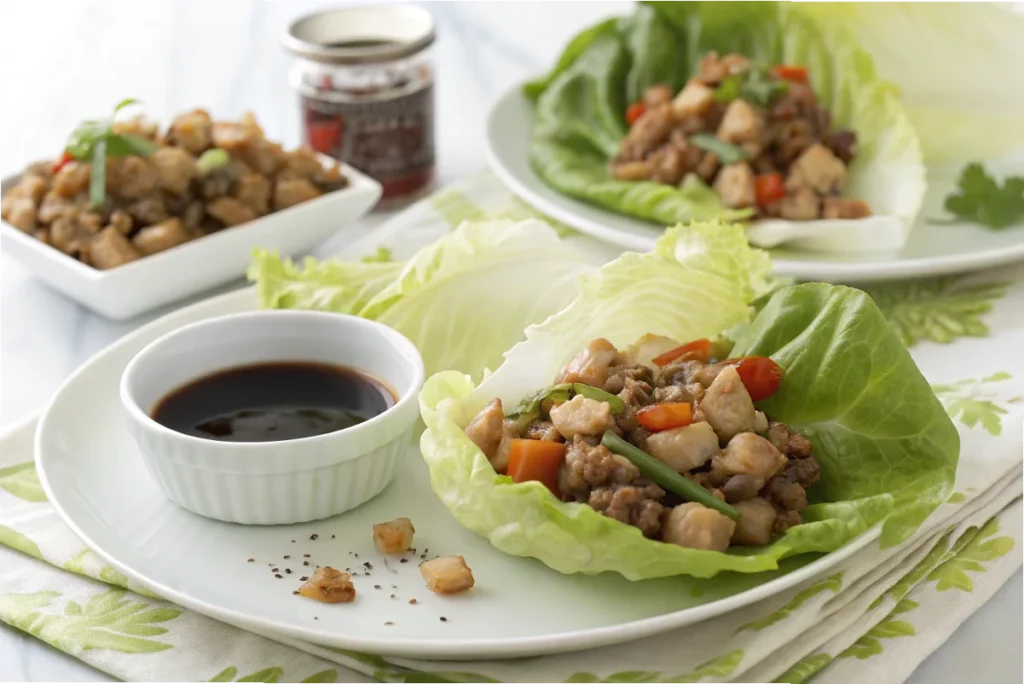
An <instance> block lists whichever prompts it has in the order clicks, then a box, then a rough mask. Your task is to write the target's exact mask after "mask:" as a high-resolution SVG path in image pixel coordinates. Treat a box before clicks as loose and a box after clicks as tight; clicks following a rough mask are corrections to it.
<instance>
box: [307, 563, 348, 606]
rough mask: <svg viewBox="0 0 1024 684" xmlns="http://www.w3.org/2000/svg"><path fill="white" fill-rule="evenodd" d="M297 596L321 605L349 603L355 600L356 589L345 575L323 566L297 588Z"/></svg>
mask: <svg viewBox="0 0 1024 684" xmlns="http://www.w3.org/2000/svg"><path fill="white" fill-rule="evenodd" d="M299 594H301V595H302V596H304V597H305V598H308V599H312V600H314V601H322V602H323V603H350V602H352V601H354V600H355V598H356V588H355V586H354V585H353V584H352V580H351V578H350V577H349V575H348V574H347V573H344V572H339V571H337V570H335V569H334V568H332V567H330V566H325V567H323V568H321V569H319V570H317V571H316V572H315V573H314V574H313V576H312V577H311V578H309V579H308V580H307V581H306V582H305V583H304V584H303V585H302V586H301V587H299Z"/></svg>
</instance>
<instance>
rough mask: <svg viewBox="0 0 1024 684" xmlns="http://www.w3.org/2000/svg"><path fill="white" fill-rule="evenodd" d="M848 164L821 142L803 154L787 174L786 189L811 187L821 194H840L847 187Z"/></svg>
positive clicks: (794, 189) (795, 189)
mask: <svg viewBox="0 0 1024 684" xmlns="http://www.w3.org/2000/svg"><path fill="white" fill-rule="evenodd" d="M847 175H848V174H847V170H846V165H845V164H843V162H842V160H840V159H839V157H837V156H836V155H834V154H832V151H831V150H829V149H828V148H827V147H825V146H824V145H822V144H820V143H816V144H814V145H811V146H810V147H808V148H807V149H806V150H804V153H803V154H801V155H800V156H799V157H798V158H797V160H796V161H795V162H793V165H792V166H791V167H790V169H789V175H788V176H786V190H788V191H790V192H795V191H797V190H801V189H805V188H809V189H811V190H814V191H815V192H816V193H818V194H819V195H828V194H830V193H831V194H839V193H841V192H842V191H843V189H844V188H845V187H846V180H847Z"/></svg>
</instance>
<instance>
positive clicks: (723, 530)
mask: <svg viewBox="0 0 1024 684" xmlns="http://www.w3.org/2000/svg"><path fill="white" fill-rule="evenodd" d="M735 529H736V523H734V522H733V521H732V520H730V519H729V518H728V517H727V516H725V515H722V514H721V513H719V512H718V511H716V510H714V509H711V508H708V507H707V506H704V505H702V504H699V503H695V502H690V503H684V504H681V505H679V506H676V507H675V508H673V509H672V510H670V511H669V513H668V515H667V516H665V520H664V522H663V523H662V528H661V538H662V541H664V542H666V543H668V544H676V545H678V546H685V547H687V548H691V549H705V550H707V551H725V550H726V549H727V548H729V540H730V539H731V538H732V534H733V532H734V531H735Z"/></svg>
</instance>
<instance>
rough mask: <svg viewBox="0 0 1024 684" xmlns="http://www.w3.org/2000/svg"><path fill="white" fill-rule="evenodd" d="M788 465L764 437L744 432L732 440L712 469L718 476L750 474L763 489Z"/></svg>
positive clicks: (758, 486) (757, 485) (712, 461)
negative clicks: (773, 476)
mask: <svg viewBox="0 0 1024 684" xmlns="http://www.w3.org/2000/svg"><path fill="white" fill-rule="evenodd" d="M784 465H786V457H785V456H783V455H782V454H781V453H779V450H778V449H776V448H775V446H774V445H772V443H771V442H769V441H768V440H767V439H765V438H764V437H761V436H759V435H755V434H754V433H752V432H741V433H740V434H738V435H736V436H735V437H733V438H732V439H730V440H729V444H727V445H726V447H725V448H724V449H722V450H721V451H720V452H718V453H717V454H715V456H714V458H712V460H711V469H712V471H713V472H714V473H716V474H718V475H725V476H728V475H750V476H751V477H753V478H754V479H755V480H756V482H755V483H754V484H755V485H756V486H755V488H756V489H758V490H760V489H761V487H763V486H764V484H765V483H766V482H768V480H769V479H771V477H772V475H774V474H775V473H777V472H779V469H780V468H782V467H783V466H784Z"/></svg>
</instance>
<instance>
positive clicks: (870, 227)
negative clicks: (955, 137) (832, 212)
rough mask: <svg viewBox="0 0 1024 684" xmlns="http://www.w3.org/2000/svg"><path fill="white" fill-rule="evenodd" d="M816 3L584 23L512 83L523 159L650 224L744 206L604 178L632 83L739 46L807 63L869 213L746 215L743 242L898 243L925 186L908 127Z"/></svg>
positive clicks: (644, 9)
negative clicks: (531, 112)
mask: <svg viewBox="0 0 1024 684" xmlns="http://www.w3.org/2000/svg"><path fill="white" fill-rule="evenodd" d="M819 14H820V13H816V14H814V13H805V12H803V11H801V10H800V8H799V7H794V6H787V5H782V4H776V3H767V2H765V3H761V2H757V3H754V2H745V3H712V2H685V3H681V2H667V3H661V2H651V3H642V4H640V5H639V6H638V7H637V9H636V11H635V12H634V13H633V14H632V15H631V16H628V17H623V18H620V19H610V20H606V21H604V22H602V23H600V24H598V25H596V26H593V27H591V28H588V29H586V30H584V31H583V32H582V33H580V34H579V35H578V36H576V37H575V38H574V39H573V40H572V41H571V42H570V43H569V45H568V46H567V48H566V49H565V51H564V53H563V54H562V56H561V58H560V59H559V60H558V62H557V64H556V66H555V67H554V69H553V70H552V71H551V72H550V73H549V74H547V75H546V76H544V77H543V78H541V79H538V80H536V81H533V82H531V83H528V84H526V85H525V86H524V94H525V95H526V96H527V97H528V98H530V99H531V100H533V101H534V102H535V121H534V125H533V129H532V132H531V140H530V150H529V154H530V163H531V165H532V167H533V169H534V170H535V172H536V173H537V174H538V175H539V176H540V178H541V179H542V180H543V181H544V182H545V183H546V184H548V185H550V186H551V187H553V188H554V189H556V190H558V191H559V192H562V193H564V194H566V195H570V196H572V197H576V198H578V199H581V200H585V201H588V202H591V203H594V204H597V205H600V206H602V207H605V208H607V209H609V210H611V211H615V212H618V213H622V214H627V215H631V216H635V217H637V218H640V219H645V220H647V221H651V222H655V223H660V224H662V225H673V224H675V223H678V222H686V221H691V220H707V219H721V220H739V219H744V218H747V217H749V216H750V214H751V211H750V210H730V209H726V208H725V207H724V206H723V205H722V203H721V202H720V200H719V198H718V196H717V195H716V194H715V193H714V192H713V191H712V190H711V189H710V188H709V187H708V186H707V185H705V184H704V183H702V182H701V181H700V180H699V179H697V178H696V177H695V176H690V177H688V178H687V179H685V180H684V181H683V182H682V183H681V184H680V185H679V186H678V187H676V186H670V185H665V184H662V183H656V182H652V181H638V182H629V181H620V180H616V179H614V178H613V177H612V176H611V174H610V173H609V171H608V168H607V167H608V161H609V159H610V158H611V157H613V156H614V155H615V154H616V153H617V152H618V149H619V144H620V141H621V140H622V138H623V137H624V136H625V134H626V131H627V126H626V123H625V110H626V107H627V106H628V105H629V104H630V103H631V102H635V101H637V100H638V99H640V97H641V94H642V92H643V90H644V89H645V88H646V87H648V86H650V85H653V84H655V83H665V84H667V85H669V86H670V87H671V88H672V89H673V91H674V92H677V91H678V90H679V89H680V88H682V86H683V85H684V84H685V83H686V81H687V79H688V78H689V77H690V76H692V75H693V74H694V73H695V72H696V68H697V62H698V61H699V60H700V59H701V57H703V56H704V55H705V54H706V53H707V52H709V51H711V50H715V51H718V52H719V53H720V54H726V53H729V52H740V53H742V54H745V55H747V56H749V57H751V58H752V59H754V60H757V61H759V62H762V63H765V64H778V63H786V64H797V65H802V66H805V67H807V69H808V72H809V76H810V82H811V85H812V87H813V88H814V90H815V92H816V93H817V94H818V97H819V101H820V102H821V104H822V105H823V106H825V107H827V108H828V109H829V110H830V111H831V114H832V117H833V121H834V122H835V123H836V125H837V126H841V127H848V128H851V129H853V130H854V131H856V133H857V135H858V139H859V152H858V155H857V157H856V158H855V159H854V161H853V163H852V164H851V166H850V169H849V170H850V178H849V185H848V187H847V188H846V194H847V195H849V196H851V197H858V198H860V199H863V200H865V201H866V202H867V203H868V204H869V205H870V206H871V208H872V211H873V213H874V215H873V216H870V217H867V218H862V219H853V220H844V219H821V220H816V221H787V220H782V219H771V220H765V221H757V222H753V223H751V224H750V225H749V226H748V230H747V237H748V238H749V239H750V240H751V242H753V243H755V244H757V245H759V246H764V247H771V246H775V245H778V244H782V243H789V244H791V245H793V246H796V247H801V248H805V249H815V250H879V249H895V248H898V247H900V246H902V244H903V243H904V242H905V241H906V237H907V234H908V232H909V230H910V227H911V225H912V224H913V221H914V219H915V218H916V216H917V214H918V212H919V210H920V208H921V204H922V202H923V200H924V195H925V190H926V183H925V167H924V164H923V162H922V156H921V150H920V144H919V141H918V138H917V134H916V133H915V130H914V128H913V126H912V125H911V122H910V119H909V117H908V115H907V112H906V111H905V110H904V108H903V106H902V105H901V104H900V101H899V98H898V96H897V92H896V89H895V88H894V87H892V86H891V85H890V84H888V83H887V82H885V81H883V80H882V79H881V78H880V77H879V75H878V73H877V72H876V70H875V67H874V64H873V62H872V59H871V56H870V55H869V53H868V52H867V51H865V50H864V49H863V48H862V47H861V46H860V44H859V43H858V42H857V41H856V39H855V38H853V36H852V35H851V34H850V33H848V32H847V31H846V30H845V29H844V28H842V26H841V25H840V23H839V22H837V21H835V20H832V19H830V18H829V19H827V20H822V21H817V20H815V18H814V17H815V16H818V15H819Z"/></svg>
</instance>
